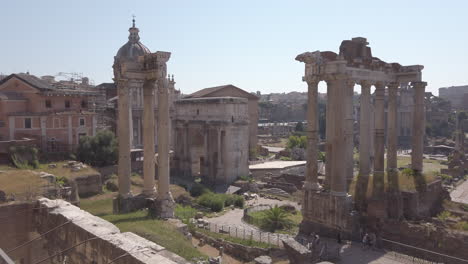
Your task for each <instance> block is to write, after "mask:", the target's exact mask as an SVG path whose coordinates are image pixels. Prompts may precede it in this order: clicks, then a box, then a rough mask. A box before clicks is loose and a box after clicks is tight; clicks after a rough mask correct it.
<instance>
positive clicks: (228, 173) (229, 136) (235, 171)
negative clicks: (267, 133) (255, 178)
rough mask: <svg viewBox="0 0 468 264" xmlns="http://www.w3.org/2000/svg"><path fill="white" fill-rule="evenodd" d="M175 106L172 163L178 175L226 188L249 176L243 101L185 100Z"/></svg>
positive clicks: (244, 105)
mask: <svg viewBox="0 0 468 264" xmlns="http://www.w3.org/2000/svg"><path fill="white" fill-rule="evenodd" d="M176 106H177V107H176V109H177V115H176V119H175V131H176V134H175V157H174V162H175V164H176V166H175V168H176V170H177V174H178V175H180V176H183V177H195V176H199V177H201V179H202V180H203V181H204V182H206V183H208V184H210V183H211V184H216V185H226V184H230V183H231V182H233V181H235V180H236V179H237V177H239V176H242V175H244V176H246V175H248V174H249V167H248V158H249V153H248V149H249V148H248V144H249V142H248V140H246V139H247V138H249V116H248V108H247V99H244V98H238V97H207V98H193V99H190V98H189V99H182V100H179V101H177V102H176Z"/></svg>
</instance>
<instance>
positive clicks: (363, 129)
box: [359, 82, 371, 177]
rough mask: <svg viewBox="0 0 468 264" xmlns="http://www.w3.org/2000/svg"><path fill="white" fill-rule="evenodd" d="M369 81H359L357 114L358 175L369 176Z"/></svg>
mask: <svg viewBox="0 0 468 264" xmlns="http://www.w3.org/2000/svg"><path fill="white" fill-rule="evenodd" d="M370 87H371V83H369V82H361V100H360V104H361V110H360V116H359V175H361V176H365V177H369V173H370V139H371V134H370V132H371V127H370V119H371V115H370V114H371V109H370Z"/></svg>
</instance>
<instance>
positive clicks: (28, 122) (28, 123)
mask: <svg viewBox="0 0 468 264" xmlns="http://www.w3.org/2000/svg"><path fill="white" fill-rule="evenodd" d="M31 127H32V121H31V118H30V117H26V118H25V119H24V128H31Z"/></svg>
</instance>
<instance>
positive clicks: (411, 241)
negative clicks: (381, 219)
mask: <svg viewBox="0 0 468 264" xmlns="http://www.w3.org/2000/svg"><path fill="white" fill-rule="evenodd" d="M382 231H383V232H382V237H383V238H385V239H388V240H391V241H398V242H400V243H403V244H407V245H411V246H413V247H418V248H424V249H426V250H429V251H434V252H438V253H442V254H446V255H450V256H454V257H458V258H462V259H468V251H467V250H466V249H467V248H468V236H467V233H466V232H462V231H456V230H448V229H446V228H444V227H442V226H437V225H433V224H412V223H409V222H401V221H394V222H393V221H392V222H390V221H387V222H386V223H385V225H384V229H383V230H382ZM382 246H383V247H384V248H385V249H391V250H394V251H397V252H402V253H405V254H407V255H410V256H415V257H419V258H422V259H426V260H431V261H434V262H437V263H448V264H450V263H455V264H458V263H465V262H458V261H456V260H455V259H451V258H447V257H441V256H439V255H436V254H433V253H430V252H427V251H421V250H418V249H415V248H411V247H406V246H401V245H398V244H395V243H391V242H387V241H385V240H383V241H382Z"/></svg>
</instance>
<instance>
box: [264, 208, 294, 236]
mask: <svg viewBox="0 0 468 264" xmlns="http://www.w3.org/2000/svg"><path fill="white" fill-rule="evenodd" d="M288 217H289V213H288V212H286V211H285V210H283V209H282V208H280V207H278V206H277V205H275V207H273V208H271V209H270V210H266V211H265V212H264V216H263V218H262V228H265V229H267V230H269V231H271V232H275V231H276V230H279V229H286V228H290V227H291V226H292V224H293V223H292V221H291V220H290V219H289V218H288Z"/></svg>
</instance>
